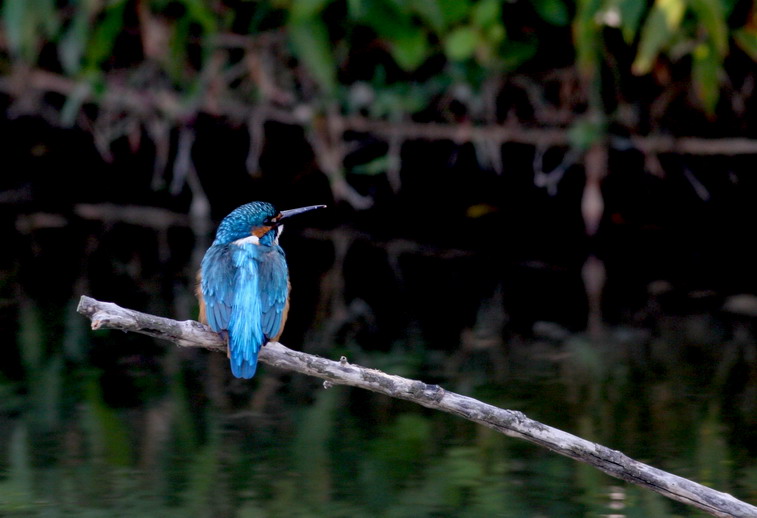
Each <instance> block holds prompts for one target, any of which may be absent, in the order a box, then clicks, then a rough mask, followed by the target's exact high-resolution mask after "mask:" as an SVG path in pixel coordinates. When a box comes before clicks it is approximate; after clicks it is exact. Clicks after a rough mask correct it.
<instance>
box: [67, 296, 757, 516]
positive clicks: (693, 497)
mask: <svg viewBox="0 0 757 518" xmlns="http://www.w3.org/2000/svg"><path fill="white" fill-rule="evenodd" d="M77 311H78V312H79V313H80V314H82V315H84V316H86V317H88V318H89V319H90V320H91V321H92V329H93V330H97V329H118V330H121V331H133V332H137V333H142V334H146V335H149V336H153V337H156V338H162V339H164V340H169V341H171V342H173V343H175V344H177V345H180V346H183V347H203V348H206V349H211V350H214V351H220V352H225V351H226V344H225V342H224V340H223V339H222V338H221V337H220V336H219V335H218V334H217V333H214V332H212V331H211V330H210V329H209V328H208V327H206V326H204V325H202V324H200V323H199V322H195V321H192V320H186V321H183V322H177V321H175V320H171V319H168V318H163V317H158V316H155V315H149V314H146V313H140V312H138V311H134V310H130V309H125V308H122V307H120V306H118V305H116V304H113V303H111V302H100V301H97V300H95V299H92V298H90V297H87V296H82V297H81V299H80V301H79V306H78V308H77ZM260 361H262V362H263V363H266V364H268V365H271V366H273V367H277V368H280V369H285V370H290V371H294V372H299V373H301V374H306V375H309V376H315V377H318V378H322V379H324V380H325V381H324V388H329V387H333V386H334V385H349V386H353V387H358V388H363V389H366V390H370V391H373V392H377V393H379V394H384V395H387V396H390V397H394V398H399V399H404V400H407V401H412V402H414V403H417V404H419V405H422V406H424V407H427V408H432V409H435V410H441V411H443V412H447V413H450V414H453V415H457V416H459V417H462V418H464V419H467V420H469V421H472V422H475V423H478V424H480V425H483V426H486V427H488V428H491V429H493V430H496V431H498V432H500V433H502V434H504V435H507V436H509V437H515V438H518V439H523V440H526V441H529V442H531V443H534V444H536V445H538V446H541V447H543V448H547V449H549V450H552V451H553V452H555V453H559V454H560V455H564V456H566V457H570V458H571V459H574V460H577V461H580V462H583V463H586V464H589V465H591V466H593V467H595V468H597V469H599V470H601V471H603V472H605V473H607V474H608V475H611V476H613V477H616V478H619V479H621V480H625V481H626V482H630V483H632V484H636V485H638V486H641V487H644V488H646V489H649V490H651V491H654V492H656V493H659V494H661V495H663V496H666V497H668V498H670V499H672V500H676V501H678V502H682V503H684V504H686V505H690V506H693V507H696V508H698V509H701V510H703V511H705V512H707V513H709V514H711V515H712V516H718V517H723V518H727V517H731V518H732V517H739V518H747V517H752V518H753V517H755V516H757V507H754V506H752V505H750V504H748V503H746V502H743V501H741V500H738V499H736V498H734V497H733V496H731V495H729V494H727V493H722V492H720V491H716V490H714V489H711V488H708V487H705V486H703V485H701V484H698V483H696V482H693V481H691V480H688V479H685V478H682V477H679V476H677V475H673V474H671V473H667V472H665V471H662V470H660V469H657V468H654V467H652V466H649V465H647V464H643V463H641V462H638V461H636V460H634V459H631V458H630V457H628V456H626V455H624V454H623V453H621V452H619V451H616V450H612V449H610V448H607V447H605V446H602V445H600V444H597V443H594V442H591V441H587V440H585V439H582V438H580V437H577V436H575V435H572V434H569V433H567V432H564V431H562V430H559V429H557V428H553V427H551V426H548V425H545V424H543V423H540V422H538V421H534V420H533V419H529V418H528V417H526V416H525V415H524V414H523V413H522V412H519V411H514V410H506V409H502V408H498V407H495V406H492V405H489V404H486V403H483V402H481V401H478V400H476V399H473V398H470V397H467V396H463V395H460V394H456V393H454V392H450V391H447V390H444V389H443V388H441V387H439V386H438V385H427V384H426V383H423V382H422V381H418V380H412V379H407V378H403V377H400V376H394V375H391V374H386V373H384V372H382V371H379V370H375V369H369V368H366V367H361V366H359V365H353V364H350V363H349V362H348V361H347V358H344V357H342V358H341V359H340V360H339V361H332V360H327V359H325V358H321V357H318V356H313V355H311V354H306V353H303V352H299V351H294V350H292V349H288V348H287V347H284V346H283V345H281V344H280V343H277V342H272V343H268V344H267V345H266V346H265V347H263V348H262V349H261V351H260Z"/></svg>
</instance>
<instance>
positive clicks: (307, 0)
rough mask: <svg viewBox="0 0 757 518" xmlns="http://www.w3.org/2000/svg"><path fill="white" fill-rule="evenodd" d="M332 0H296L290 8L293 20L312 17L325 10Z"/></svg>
mask: <svg viewBox="0 0 757 518" xmlns="http://www.w3.org/2000/svg"><path fill="white" fill-rule="evenodd" d="M330 1H331V0H294V1H293V2H292V6H291V7H290V9H289V16H290V17H291V19H292V20H294V21H298V20H305V19H308V18H312V17H314V16H316V15H318V14H320V13H321V11H323V9H324V8H325V7H326V5H327V4H328V3H329V2H330Z"/></svg>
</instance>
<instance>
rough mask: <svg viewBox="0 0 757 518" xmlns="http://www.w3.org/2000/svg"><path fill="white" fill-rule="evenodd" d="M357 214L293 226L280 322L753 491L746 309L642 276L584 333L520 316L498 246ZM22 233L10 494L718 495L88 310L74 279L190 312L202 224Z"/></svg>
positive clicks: (588, 505)
mask: <svg viewBox="0 0 757 518" xmlns="http://www.w3.org/2000/svg"><path fill="white" fill-rule="evenodd" d="M332 237H333V236H332ZM343 237H344V236H342V237H341V238H334V239H329V238H324V237H323V236H321V237H316V238H312V236H311V238H307V237H303V236H297V235H294V236H292V237H289V238H288V239H289V240H288V241H286V240H285V241H286V242H285V243H284V246H285V248H286V249H287V252H288V254H289V257H290V265H291V269H292V277H293V285H294V291H293V303H292V313H291V315H292V316H291V321H290V323H289V326H288V327H287V331H286V334H285V335H284V337H283V339H282V342H284V343H285V344H286V345H287V346H289V347H292V348H295V349H303V350H305V351H308V352H311V353H315V354H319V355H322V356H326V357H331V358H339V357H340V356H341V355H346V356H347V357H348V358H349V360H350V361H352V362H354V363H359V364H361V365H365V366H370V367H374V368H379V369H382V370H384V371H387V372H390V373H394V374H398V375H402V376H407V377H411V378H418V379H422V380H424V381H427V382H430V383H439V384H440V385H442V386H443V387H444V388H446V389H448V390H452V391H456V392H459V393H463V394H466V395H469V396H472V397H475V398H478V399H480V400H483V401H486V402H488V403H491V404H494V405H497V406H500V407H504V408H509V409H517V410H520V411H523V412H525V413H526V414H527V415H528V416H529V417H531V418H533V419H537V420H539V421H542V422H544V423H546V424H549V425H551V426H555V427H558V428H561V429H564V430H566V431H569V432H571V433H574V434H577V435H580V436H582V437H584V438H586V439H589V440H593V441H596V442H599V443H601V444H604V445H606V446H609V447H612V448H615V449H619V450H621V451H623V452H624V453H626V454H628V455H630V456H632V457H634V458H636V459H638V460H640V461H643V462H646V463H649V464H652V465H654V466H656V467H659V468H661V469H664V470H667V471H670V472H673V473H675V474H677V475H680V476H683V477H688V478H691V479H694V480H696V481H698V482H701V483H704V484H706V485H708V486H711V487H714V488H716V489H718V490H721V491H726V492H730V493H733V494H734V495H735V496H737V497H739V498H742V499H744V500H747V501H750V502H752V503H755V502H757V456H756V455H755V452H756V451H757V412H756V411H755V410H757V408H756V407H757V382H756V381H755V380H757V378H755V376H754V374H755V372H754V370H755V351H757V347H756V345H757V344H756V342H755V336H754V326H753V322H752V321H751V320H750V319H749V318H746V317H739V316H736V315H733V314H730V313H726V312H723V311H722V310H719V309H717V308H718V307H720V306H718V305H708V304H705V303H701V299H698V300H700V302H699V303H698V304H691V305H676V306H675V308H676V310H675V311H670V312H667V311H665V308H664V307H663V308H662V309H660V308H659V307H657V306H655V301H654V300H650V302H649V304H648V307H647V314H646V317H645V318H639V319H637V323H636V324H628V323H625V324H618V325H614V326H609V325H608V326H606V327H605V329H604V333H602V334H599V335H597V336H594V337H591V338H590V337H589V336H588V335H586V334H584V333H581V332H575V331H573V332H571V331H568V330H567V327H568V326H558V325H555V324H544V323H540V324H537V325H536V326H535V329H536V332H534V333H526V332H523V331H522V329H524V328H525V327H530V326H523V325H522V322H521V323H520V324H519V323H518V322H517V321H516V319H515V317H513V315H512V313H513V312H512V311H508V310H506V309H505V308H506V307H510V308H512V307H517V300H516V301H514V302H513V300H512V298H511V297H508V295H509V292H508V288H507V287H508V285H509V284H508V281H507V279H506V276H507V275H508V272H506V271H505V272H504V273H502V272H500V274H499V276H492V275H491V270H490V269H489V268H490V266H491V264H496V258H491V257H481V256H480V255H478V254H476V253H470V254H447V256H445V257H440V256H439V254H435V253H428V251H427V250H423V249H418V250H413V249H409V250H407V249H406V250H405V251H404V252H402V253H399V254H395V253H394V252H392V251H391V250H390V249H389V248H390V247H389V248H388V247H383V246H380V245H376V244H375V243H370V242H366V241H361V240H359V239H358V240H351V239H346V240H344V239H343ZM11 241H12V243H13V244H14V246H13V247H9V248H8V249H6V251H5V252H4V253H3V256H2V264H1V265H0V266H1V267H2V277H0V290H2V291H1V292H0V296H1V297H2V305H0V322H1V323H2V327H1V328H0V329H1V333H2V335H1V339H2V343H3V347H2V353H1V356H2V366H0V372H2V375H0V516H8V517H37V516H39V517H58V516H60V517H68V516H71V517H100V516H117V517H132V516H133V517H145V516H156V517H172V516H176V517H179V516H181V517H240V518H241V517H298V516H299V517H311V516H312V517H329V518H333V517H352V516H376V517H405V516H406V517H458V516H459V517H463V516H471V517H481V516H497V517H591V516H607V517H673V516H703V514H702V513H699V512H697V511H695V510H693V509H692V508H689V507H685V506H683V505H681V504H677V503H675V502H672V501H670V500H667V499H665V498H663V497H661V496H659V495H657V494H654V493H651V492H649V491H646V490H642V489H639V488H637V487H635V486H631V485H629V484H626V483H624V482H621V481H618V480H615V479H612V478H610V477H608V476H606V475H604V474H602V473H601V472H599V471H597V470H595V469H593V468H591V467H588V466H585V465H583V464H580V463H576V462H574V461H572V460H570V459H566V458H562V457H560V456H558V455H556V454H554V453H551V452H549V451H546V450H544V449H541V448H539V447H537V446H535V445H532V444H530V443H526V442H523V441H519V440H516V439H513V438H508V437H505V436H502V435H499V434H497V433H495V432H493V431H491V430H488V429H485V428H483V427H480V426H477V425H474V424H472V423H469V422H467V421H464V420H462V419H460V418H457V417H453V416H449V415H446V414H442V413H439V412H435V411H431V410H428V409H425V408H422V407H419V406H416V405H413V404H411V403H408V402H404V401H396V400H392V399H389V398H387V397H384V396H380V395H377V394H372V393H369V392H366V391H361V390H357V389H350V388H345V387H339V386H335V387H332V388H330V389H327V390H326V389H324V388H323V386H322V384H321V382H320V381H319V380H316V379H311V378H307V377H305V376H302V375H299V374H290V373H287V372H282V371H278V370H276V369H273V368H270V367H268V366H267V365H262V366H261V368H260V369H259V372H258V374H257V375H256V377H255V378H254V379H253V380H251V381H244V380H235V379H233V378H231V377H230V375H229V373H228V366H227V363H226V358H224V357H223V355H220V354H214V353H210V352H206V351H190V350H183V349H179V348H177V347H175V346H173V345H171V344H169V343H166V342H160V341H156V340H153V339H151V338H148V337H145V336H141V335H132V334H125V333H121V332H115V331H98V332H91V331H90V330H89V322H88V321H87V320H86V319H85V318H84V317H81V316H80V315H77V314H76V311H75V308H76V304H77V302H78V298H79V296H80V295H81V294H88V295H90V296H93V297H96V298H99V299H101V300H111V301H114V302H117V303H119V304H121V305H123V306H126V307H131V308H134V309H139V310H142V311H147V312H152V313H156V314H160V315H164V316H169V317H173V318H177V319H186V318H193V316H194V311H195V302H194V299H193V297H192V293H191V290H192V282H193V281H192V277H193V272H192V270H193V267H192V264H193V262H192V261H193V259H192V257H193V256H192V253H193V243H194V242H195V241H194V240H193V238H192V236H191V235H190V234H189V232H188V231H187V230H186V229H181V228H177V229H170V230H168V231H165V232H163V233H160V232H155V231H152V230H148V229H141V228H136V227H133V226H129V225H125V224H116V225H112V226H106V227H103V226H102V225H99V224H87V225H78V224H74V223H71V222H69V223H67V224H65V225H63V226H56V227H53V228H37V229H32V230H28V231H25V232H23V233H15V234H14V237H13V238H12V239H11ZM195 253H196V250H195ZM430 286H436V287H437V288H438V289H430V288H429V287H430ZM547 295H549V294H547ZM562 296H564V297H565V300H564V301H558V302H560V303H563V304H566V305H576V304H579V303H577V302H575V301H573V300H572V299H571V298H570V296H569V295H565V294H563V295H562ZM705 298H706V297H705ZM503 300H505V301H507V304H509V306H508V305H507V304H505V303H503ZM547 302H551V303H553V302H554V301H546V300H545V301H544V303H545V304H546V303H547ZM566 311H568V309H566ZM570 311H573V308H571V309H570ZM535 320H538V319H537V318H535Z"/></svg>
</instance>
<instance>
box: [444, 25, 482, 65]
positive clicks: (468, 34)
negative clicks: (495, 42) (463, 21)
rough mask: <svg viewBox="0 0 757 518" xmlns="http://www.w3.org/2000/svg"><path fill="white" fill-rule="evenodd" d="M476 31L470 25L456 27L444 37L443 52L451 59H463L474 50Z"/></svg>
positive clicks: (476, 37) (468, 56)
mask: <svg viewBox="0 0 757 518" xmlns="http://www.w3.org/2000/svg"><path fill="white" fill-rule="evenodd" d="M477 42H478V32H477V31H476V29H474V28H473V27H470V26H463V27H458V28H457V29H455V30H453V31H452V32H450V33H449V34H447V37H446V38H445V39H444V53H445V54H446V55H447V57H448V58H449V59H450V60H452V61H464V60H466V59H468V58H470V57H471V56H473V53H474V52H475V50H476V43H477Z"/></svg>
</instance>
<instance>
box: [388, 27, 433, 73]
mask: <svg viewBox="0 0 757 518" xmlns="http://www.w3.org/2000/svg"><path fill="white" fill-rule="evenodd" d="M389 41H390V43H391V50H392V57H393V58H394V60H395V61H396V62H397V64H398V65H399V66H400V68H402V69H403V70H408V71H410V70H415V69H416V68H418V67H419V66H421V65H422V64H423V62H424V61H425V60H426V58H428V56H429V53H430V52H429V43H428V38H427V36H426V33H425V31H423V30H421V29H419V28H417V27H416V28H413V29H412V30H408V31H405V32H403V33H402V34H400V35H398V36H395V37H394V38H390V40H389Z"/></svg>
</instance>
